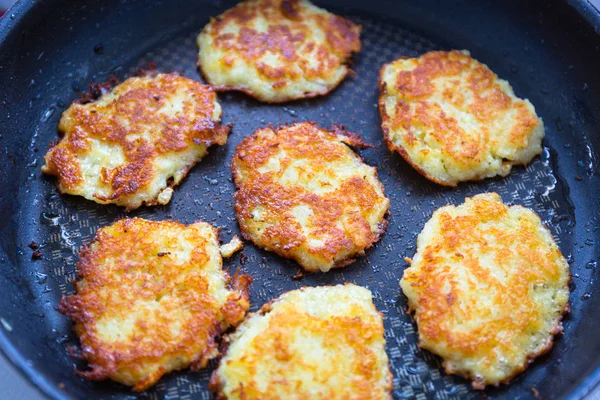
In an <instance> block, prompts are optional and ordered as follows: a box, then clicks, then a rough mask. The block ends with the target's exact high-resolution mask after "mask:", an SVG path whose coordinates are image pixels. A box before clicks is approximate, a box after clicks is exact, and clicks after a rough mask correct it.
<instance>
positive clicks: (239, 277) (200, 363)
mask: <svg viewBox="0 0 600 400" xmlns="http://www.w3.org/2000/svg"><path fill="white" fill-rule="evenodd" d="M124 219H126V220H129V219H130V218H128V217H126V218H124ZM118 221H119V220H117V221H115V222H114V223H116V222H118ZM171 222H175V223H177V224H179V225H182V226H187V225H185V224H182V223H180V222H177V221H171ZM103 228H104V227H102V228H99V229H98V230H97V231H96V233H95V236H94V239H92V240H91V241H90V242H88V243H84V245H83V247H82V249H81V251H80V252H79V261H78V262H77V264H76V270H77V277H78V278H84V277H83V276H82V275H81V273H80V272H79V271H80V270H81V269H80V265H86V264H88V263H90V262H91V260H90V257H91V255H92V251H91V246H92V245H93V244H94V243H95V242H96V240H97V239H96V238H97V236H98V233H99V232H100V231H101V230H102V229H103ZM212 228H213V229H214V230H215V233H216V234H217V239H218V230H217V229H216V228H214V227H212ZM222 272H223V274H224V277H225V284H226V288H227V289H229V290H232V291H234V292H236V293H238V294H239V295H240V297H239V298H238V300H240V299H244V300H245V301H247V302H249V293H248V288H249V286H250V284H251V283H252V276H250V275H248V274H240V273H239V269H238V270H237V271H236V273H235V274H234V276H233V278H232V277H231V276H230V275H229V273H228V272H227V271H226V270H224V269H222ZM71 283H72V285H73V286H74V287H75V294H70V295H63V296H62V297H61V299H60V301H59V304H58V312H59V313H61V314H63V315H64V316H66V317H67V318H69V319H71V320H72V322H73V331H74V332H75V334H76V335H77V336H78V337H79V334H78V333H77V330H78V328H81V329H82V330H83V329H85V328H84V326H83V322H84V320H85V310H84V309H82V308H81V303H80V302H79V301H78V299H77V297H76V295H77V294H78V293H79V290H80V289H79V286H78V281H77V280H76V279H74V280H72V281H71ZM230 302H231V299H228V300H227V302H226V303H225V304H224V305H223V307H222V309H226V308H227V307H228V306H229V304H230ZM241 322H242V321H240V323H241ZM232 328H234V326H231V327H229V328H228V329H232ZM226 329H227V328H226ZM228 329H227V330H228ZM222 333H223V327H222V326H217V327H215V329H214V330H213V332H211V333H210V334H209V337H208V341H209V344H208V346H207V349H206V351H204V352H202V353H201V354H200V355H199V356H198V357H197V358H196V359H195V360H192V361H191V362H190V365H189V367H190V368H191V370H192V371H198V370H200V369H202V368H204V367H205V366H206V364H207V363H208V361H210V360H211V359H212V358H207V353H209V352H210V350H212V349H213V348H215V347H218V343H217V340H216V339H217V338H218V337H220V336H221V334H222ZM66 351H67V354H68V355H69V356H70V357H71V358H76V359H80V360H85V361H87V362H88V365H87V368H88V369H87V370H83V371H82V370H79V369H77V367H75V368H74V372H75V374H77V375H79V376H81V377H82V378H85V379H88V380H92V381H103V380H106V379H109V378H110V377H111V376H112V375H113V374H114V373H115V372H116V370H117V368H116V366H113V368H104V367H102V366H100V365H97V364H93V363H90V360H89V355H90V354H89V352H87V351H86V349H85V348H84V347H82V345H81V343H78V345H69V346H67V347H66ZM185 368H187V366H185V367H182V368H179V369H178V370H181V369H185ZM171 372H174V371H171ZM162 375H163V373H161V377H162ZM141 384H142V385H141V386H139V387H138V386H136V387H134V388H133V390H134V391H136V392H141V391H144V390H146V389H148V388H149V387H151V386H153V384H150V385H147V386H144V383H143V381H142V382H141ZM138 385H139V384H138Z"/></svg>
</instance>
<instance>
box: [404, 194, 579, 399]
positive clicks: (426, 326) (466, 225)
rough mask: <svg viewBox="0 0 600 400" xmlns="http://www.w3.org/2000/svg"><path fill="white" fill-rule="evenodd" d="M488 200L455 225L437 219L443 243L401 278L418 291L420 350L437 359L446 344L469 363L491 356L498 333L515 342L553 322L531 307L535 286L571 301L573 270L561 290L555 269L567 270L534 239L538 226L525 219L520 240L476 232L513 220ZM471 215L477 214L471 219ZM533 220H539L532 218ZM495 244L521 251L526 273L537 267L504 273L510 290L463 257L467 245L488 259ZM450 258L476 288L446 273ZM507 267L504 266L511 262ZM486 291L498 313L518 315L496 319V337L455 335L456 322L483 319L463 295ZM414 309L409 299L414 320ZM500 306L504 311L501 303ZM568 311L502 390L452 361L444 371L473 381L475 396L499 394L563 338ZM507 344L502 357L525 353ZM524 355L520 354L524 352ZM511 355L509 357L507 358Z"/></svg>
mask: <svg viewBox="0 0 600 400" xmlns="http://www.w3.org/2000/svg"><path fill="white" fill-rule="evenodd" d="M483 196H489V194H485V195H479V196H476V197H475V198H474V199H472V201H473V203H472V204H473V206H472V210H471V211H470V213H469V214H466V215H463V214H458V215H457V216H455V217H452V216H450V214H449V213H446V212H444V213H443V214H440V215H439V222H438V224H439V226H440V227H439V230H440V232H441V233H440V235H439V236H438V237H436V239H430V241H428V245H427V246H424V247H422V248H421V247H420V248H418V249H417V252H420V253H421V257H420V265H419V269H418V270H412V267H413V266H415V263H414V261H411V268H408V269H407V270H405V274H404V277H403V278H402V279H403V280H407V281H408V285H410V286H411V287H413V288H414V289H415V290H416V291H417V293H418V300H416V301H418V305H417V307H418V308H419V310H420V312H419V314H418V315H416V316H415V319H416V321H417V325H418V327H419V346H420V347H423V348H425V349H427V350H431V351H434V350H433V349H432V346H436V345H437V344H438V343H446V344H447V346H448V347H449V348H451V349H453V350H452V351H453V357H454V358H458V357H461V356H462V355H466V356H469V355H471V354H473V353H475V352H477V354H480V352H481V351H483V350H482V349H489V351H490V352H491V351H492V350H491V348H492V347H493V346H494V343H495V341H496V340H497V338H496V336H495V332H496V331H499V330H503V331H506V332H513V334H514V335H515V336H516V335H517V334H520V335H525V333H524V332H521V330H522V329H525V327H528V326H529V325H528V324H530V323H532V322H531V321H536V323H540V322H539V321H541V320H543V319H544V318H549V317H548V316H544V315H541V311H540V310H539V309H538V308H539V307H542V305H541V304H532V300H531V299H530V297H529V291H530V288H529V286H528V285H529V284H530V283H531V282H540V281H541V282H544V283H545V284H548V285H552V287H555V286H556V287H560V288H561V289H565V288H566V290H567V296H568V290H569V285H570V282H571V274H570V272H568V267H565V268H567V271H566V273H567V274H568V280H567V281H565V282H566V283H565V284H564V287H563V286H561V285H563V283H561V282H563V279H561V276H564V275H561V274H562V270H560V269H559V268H558V267H557V263H561V264H564V265H568V264H567V263H566V261H565V260H564V257H563V256H562V254H561V253H560V250H558V248H557V247H556V246H554V247H548V246H547V244H546V243H545V242H544V241H543V239H541V238H540V237H538V235H539V234H538V233H536V232H535V229H537V226H536V225H535V224H534V223H533V222H531V221H529V220H525V217H521V218H523V219H522V220H521V221H520V224H521V225H519V231H518V232H515V228H511V231H503V230H502V229H500V228H488V230H487V231H486V232H485V234H484V233H483V232H481V231H480V230H479V229H480V228H478V224H480V223H483V221H485V223H487V224H493V223H496V222H497V221H503V219H504V218H507V215H508V214H507V213H508V208H507V207H506V206H505V205H504V204H503V203H502V202H501V200H500V199H499V198H497V199H495V198H490V197H487V198H484V197H483ZM482 199H483V200H482ZM473 210H477V211H476V212H474V211H473ZM530 211H531V210H530ZM531 213H532V214H534V215H537V214H535V212H533V211H531ZM537 219H538V221H541V219H539V216H537ZM544 229H545V230H546V232H547V233H548V234H549V237H552V235H551V233H550V231H549V230H548V228H547V227H545V226H544ZM491 236H494V246H496V247H498V246H502V247H504V248H505V249H506V248H508V247H509V246H510V245H511V244H512V243H519V244H520V247H519V250H517V251H518V252H519V253H518V254H519V256H520V257H521V258H522V259H523V260H524V262H525V263H526V265H529V264H528V263H531V264H532V265H535V267H529V268H530V270H527V268H523V270H518V271H511V272H510V273H506V274H507V277H506V278H505V279H507V280H508V279H510V281H507V282H508V283H506V282H505V283H500V281H498V280H496V279H495V278H493V277H491V276H490V274H489V273H487V272H486V269H485V268H482V267H481V265H480V264H479V263H478V262H476V261H474V260H473V257H476V255H472V254H468V253H463V250H461V249H465V247H460V246H462V243H465V242H467V241H468V243H471V245H472V246H474V248H475V249H477V251H478V252H483V251H484V248H485V246H488V242H489V241H491V240H492V239H490V237H491ZM488 254H489V253H488ZM498 254H502V257H503V258H505V259H509V257H510V260H511V261H510V262H514V260H513V258H514V257H515V255H514V254H513V253H508V252H502V253H498ZM415 257H416V256H415ZM448 257H452V258H451V260H452V262H455V263H464V264H465V265H469V270H470V274H471V275H472V279H473V282H475V283H473V282H471V281H469V283H465V282H462V283H463V284H464V285H461V282H459V278H458V275H456V274H453V273H452V271H451V269H449V268H448V267H447V265H448V263H449V261H443V260H446V258H448ZM413 260H414V258H413ZM503 262H505V263H507V262H509V261H503ZM515 268H516V267H515ZM482 282H483V283H482ZM484 283H485V284H486V285H488V287H489V289H488V290H489V292H490V293H494V297H490V301H492V299H493V301H494V305H495V306H496V307H499V308H502V309H503V310H514V314H512V315H511V316H510V317H507V316H506V315H504V314H500V315H499V316H496V317H495V319H494V320H493V324H494V325H493V326H494V327H495V329H496V330H494V329H491V328H490V329H487V330H485V331H483V330H481V331H480V330H475V328H468V329H467V328H465V329H458V330H457V331H453V330H452V329H451V328H450V327H452V326H454V325H453V324H454V322H453V321H454V320H453V318H455V316H456V315H460V318H461V320H462V319H472V320H473V319H476V318H477V317H478V316H479V315H480V313H481V312H482V311H481V310H479V309H478V305H477V304H473V298H472V297H468V296H467V297H466V293H465V292H464V291H465V290H466V289H465V287H470V285H474V286H477V287H478V285H482V284H484ZM509 283H510V284H509ZM446 285H449V289H447V288H446ZM474 290H480V289H474ZM446 291H447V293H446ZM503 291H508V292H510V293H511V294H510V296H507V295H504V294H501V295H498V293H503ZM490 296H491V295H490ZM457 299H460V304H473V305H472V306H463V307H464V308H454V307H455V304H456V300H457ZM411 301H415V300H410V299H409V312H410V313H412V314H415V311H416V310H415V309H414V306H415V304H412V302H411ZM499 301H501V303H498V302H499ZM525 302H528V303H529V304H530V306H529V308H527V312H525V311H524V310H523V309H522V308H520V305H521V304H524V303H525ZM536 307H537V308H536ZM459 310H460V311H459ZM465 310H468V311H465ZM569 311H570V306H569V303H568V299H567V301H566V303H565V304H564V307H562V309H560V314H559V315H558V316H557V319H556V320H555V321H554V325H553V327H552V328H551V329H550V332H549V335H548V336H547V337H546V338H545V339H544V341H543V342H542V343H543V346H542V347H541V348H540V349H539V351H536V352H532V353H529V354H526V355H525V357H526V359H525V361H524V362H523V364H522V365H520V366H517V367H515V369H514V370H513V371H511V374H509V375H507V376H506V378H505V379H502V380H501V381H499V382H497V383H494V382H488V381H486V379H485V378H484V377H482V376H476V375H475V374H472V373H470V372H469V371H464V370H460V369H458V368H453V367H452V365H451V361H448V360H443V361H442V366H443V367H444V370H445V371H446V373H448V374H456V375H460V376H463V377H465V378H467V379H470V380H472V386H473V388H474V389H477V390H483V389H485V388H486V386H495V387H498V386H500V385H503V384H508V383H510V381H512V380H513V379H514V378H515V377H516V376H517V375H519V374H520V373H522V372H523V371H524V370H525V369H527V367H528V366H529V364H531V363H532V362H533V361H534V360H535V359H536V358H538V357H540V356H542V355H544V354H546V353H547V352H549V351H550V350H551V349H552V346H553V343H554V337H555V336H556V335H558V334H562V331H563V326H562V320H563V318H564V316H565V315H566V314H567V313H569ZM468 313H470V314H468ZM484 315H485V314H484ZM456 318H458V317H456ZM491 323H492V322H490V324H491ZM544 331H545V328H544ZM510 343H511V344H512V345H513V346H514V347H515V348H510V350H503V351H510V352H517V351H519V349H520V347H517V344H520V343H521V342H518V341H516V340H515V341H514V343H513V342H512V341H511V342H510ZM502 346H503V347H506V346H508V344H507V343H504V342H502ZM436 348H437V347H436ZM527 350H528V349H523V350H522V351H527ZM445 351H449V350H445ZM434 352H435V351H434ZM506 354H507V353H504V355H505V356H506V357H507V358H509V357H508V356H507V355H506ZM508 354H510V353H508ZM510 355H512V354H510ZM490 362H491V361H490ZM513 365H514V364H513ZM513 365H511V367H512V366H513Z"/></svg>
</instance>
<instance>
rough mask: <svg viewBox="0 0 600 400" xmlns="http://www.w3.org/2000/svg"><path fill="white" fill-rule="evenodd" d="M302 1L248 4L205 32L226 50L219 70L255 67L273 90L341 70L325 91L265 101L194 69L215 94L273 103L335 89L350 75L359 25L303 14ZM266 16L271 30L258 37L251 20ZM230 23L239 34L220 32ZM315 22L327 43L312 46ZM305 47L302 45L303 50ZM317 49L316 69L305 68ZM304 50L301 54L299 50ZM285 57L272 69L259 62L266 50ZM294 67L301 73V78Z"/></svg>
mask: <svg viewBox="0 0 600 400" xmlns="http://www.w3.org/2000/svg"><path fill="white" fill-rule="evenodd" d="M301 3H302V1H300V0H256V1H254V0H247V1H243V2H241V3H239V4H238V5H237V6H235V7H233V8H231V9H229V10H227V11H226V12H225V13H223V14H222V15H219V16H217V17H216V18H213V19H212V20H211V21H210V22H209V24H208V25H207V26H206V27H205V28H204V31H203V33H204V32H210V33H209V34H210V36H211V37H212V38H213V40H214V45H216V47H217V48H218V49H220V50H224V51H226V52H229V54H228V55H225V56H224V57H222V58H221V59H220V66H221V68H220V69H221V71H227V70H228V69H229V68H231V65H232V63H233V62H234V61H235V60H236V59H238V60H244V62H247V63H249V64H250V65H253V66H254V67H255V68H256V69H257V71H258V73H259V75H260V77H261V79H264V80H265V81H266V82H271V83H272V87H273V88H274V89H278V88H282V87H285V86H287V85H289V84H290V83H291V82H292V81H294V80H296V79H298V78H299V77H305V78H307V79H309V80H322V79H325V78H326V77H327V75H328V74H329V73H331V71H332V70H333V69H335V68H340V67H344V68H345V72H344V74H343V76H342V77H341V79H339V80H338V81H336V82H332V83H331V85H329V87H328V88H326V89H324V90H320V91H308V92H305V93H303V94H302V95H298V96H295V97H286V98H281V99H273V98H267V97H265V96H261V94H259V93H256V92H254V91H252V90H251V89H248V88H245V87H242V86H234V85H215V82H214V81H213V80H212V79H211V78H210V76H209V75H210V74H207V73H206V71H205V70H204V69H203V67H202V63H201V62H200V60H198V63H197V65H198V70H199V72H200V74H201V76H202V78H203V79H204V80H205V81H206V82H208V83H210V84H213V85H214V86H213V87H214V88H215V90H217V91H240V92H243V93H245V94H247V95H249V96H251V97H253V98H255V99H257V100H259V101H262V102H265V103H271V104H278V103H284V102H287V101H292V100H299V99H308V98H314V97H318V96H323V95H326V94H328V93H329V92H331V91H333V90H334V89H335V88H336V87H337V86H338V85H339V83H340V82H341V81H343V80H344V79H345V77H346V76H347V75H348V74H349V73H350V72H351V71H350V69H349V68H348V67H347V65H348V64H349V63H350V60H351V57H352V54H353V53H358V52H359V51H360V49H361V43H360V33H361V30H362V28H361V26H360V25H357V24H354V23H353V22H351V21H350V20H348V19H345V18H342V17H340V16H337V15H333V14H329V15H319V14H312V12H311V13H308V14H307V13H306V11H305V10H304V8H302V7H301ZM261 16H264V17H266V18H267V19H268V22H269V24H270V25H269V28H268V31H267V32H266V33H261V32H258V31H257V30H255V29H254V28H253V27H252V23H251V22H252V20H253V19H255V18H257V17H261ZM230 21H235V23H236V24H237V25H238V26H240V27H241V30H240V33H239V34H238V35H235V34H232V33H222V30H223V28H224V27H225V26H226V25H227V23H229V22H230ZM309 22H310V23H314V24H316V25H317V26H318V27H319V29H321V30H322V31H323V32H324V35H325V37H326V42H325V43H317V42H314V41H313V42H310V41H309V40H310V38H309V36H310V34H311V33H312V32H311V31H312V30H313V29H314V27H312V26H310V25H307V23H309ZM303 46H304V47H303ZM315 47H316V48H318V55H319V59H318V61H317V63H318V66H317V67H316V68H313V67H311V66H309V65H308V63H307V62H306V60H305V58H306V57H307V56H308V54H309V53H310V52H312V51H313V49H314V48H315ZM301 49H303V50H301ZM267 51H268V52H269V53H270V54H275V55H277V56H280V57H283V59H285V62H286V63H287V65H285V66H280V67H272V66H270V65H267V63H263V62H262V61H260V57H261V56H262V55H264V54H265V53H266V52H267ZM296 68H300V69H301V73H300V74H299V73H298V72H297V70H296Z"/></svg>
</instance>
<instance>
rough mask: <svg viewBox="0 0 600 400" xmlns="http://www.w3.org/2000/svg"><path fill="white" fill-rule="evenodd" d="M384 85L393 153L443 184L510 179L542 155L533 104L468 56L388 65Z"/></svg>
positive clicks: (436, 54)
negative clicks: (513, 171) (513, 170)
mask: <svg viewBox="0 0 600 400" xmlns="http://www.w3.org/2000/svg"><path fill="white" fill-rule="evenodd" d="M379 86H380V91H381V95H380V98H379V110H380V112H381V119H382V128H383V133H384V137H385V141H386V143H387V146H388V147H389V149H390V150H391V151H395V152H398V153H399V154H400V155H401V156H402V157H404V159H405V160H406V161H407V162H408V163H409V164H411V165H412V166H413V167H414V168H415V169H416V170H417V171H419V172H420V173H421V174H422V175H423V176H425V177H426V178H427V179H429V180H431V181H433V182H436V183H438V184H441V185H446V186H456V185H457V184H458V183H459V182H463V181H473V180H482V179H485V178H489V177H493V176H496V175H500V176H506V175H508V173H509V172H510V170H511V168H512V166H513V165H526V164H528V163H529V162H530V161H531V160H532V159H533V158H534V157H535V156H536V155H538V154H540V153H541V151H542V146H541V142H542V139H543V137H544V135H545V131H544V124H543V122H542V120H541V119H540V118H538V116H537V115H536V113H535V109H534V107H533V105H532V104H531V103H530V102H529V100H521V99H519V98H518V97H516V96H515V94H514V93H513V90H512V87H511V86H510V84H509V83H508V82H507V81H505V80H502V79H500V78H498V76H497V75H496V74H494V73H493V72H492V71H491V70H490V69H489V68H488V67H487V66H486V65H485V64H482V63H480V62H479V61H477V60H475V59H473V58H471V56H470V55H469V52H467V51H449V52H444V51H433V52H430V53H427V54H424V55H422V56H421V57H419V58H401V59H398V60H396V61H393V62H391V63H389V64H385V65H384V66H383V68H382V69H381V72H380V78H379Z"/></svg>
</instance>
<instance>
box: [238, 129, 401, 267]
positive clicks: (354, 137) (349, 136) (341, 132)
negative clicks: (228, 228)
mask: <svg viewBox="0 0 600 400" xmlns="http://www.w3.org/2000/svg"><path fill="white" fill-rule="evenodd" d="M299 123H309V124H311V125H313V126H315V127H316V128H317V129H323V130H326V129H324V128H321V127H320V126H319V125H318V124H317V123H316V122H315V121H301V122H290V123H282V124H279V125H278V126H277V127H276V126H274V125H273V124H269V125H267V126H266V127H262V128H258V129H256V130H255V131H254V132H253V133H252V134H251V135H249V136H246V137H245V138H244V139H243V140H242V141H241V142H240V143H239V144H238V145H237V146H236V148H235V152H234V154H233V157H232V158H231V167H230V171H231V174H232V175H233V183H234V185H235V188H236V192H235V193H234V194H233V198H234V210H235V218H236V220H237V222H238V226H239V227H240V233H241V235H242V237H243V238H244V240H247V241H249V242H252V243H254V244H255V245H256V246H258V247H260V248H261V249H264V250H266V251H269V252H272V253H275V254H277V255H279V256H280V257H282V258H287V259H293V260H294V261H296V262H297V263H298V264H299V265H300V266H301V267H302V269H303V270H304V271H303V272H308V273H320V272H322V271H320V270H314V271H311V270H308V269H306V268H304V266H303V265H302V264H300V262H299V261H298V260H296V259H295V258H289V257H285V256H283V255H281V254H279V252H277V251H276V250H270V249H267V248H266V246H260V245H258V244H256V243H255V242H254V241H253V240H252V237H251V236H250V235H249V234H248V233H246V231H244V230H243V229H242V228H241V225H240V223H239V220H240V217H239V215H240V207H239V205H238V193H239V191H240V190H241V188H242V183H241V182H239V181H238V179H237V177H236V174H235V167H234V160H235V159H236V158H239V157H238V153H239V151H240V149H241V148H242V147H243V146H244V145H245V143H247V142H248V141H250V140H252V139H253V138H254V137H255V136H256V134H257V132H258V131H259V130H262V129H271V130H272V131H273V132H274V133H275V135H278V134H279V130H281V129H284V128H289V127H292V126H294V125H296V124H299ZM328 132H330V133H332V134H334V135H337V136H342V137H343V138H344V139H346V140H344V139H341V140H340V142H341V143H343V144H345V145H346V146H348V147H357V148H361V149H365V148H375V147H377V146H375V145H372V144H368V143H366V142H364V141H363V140H362V138H361V137H360V136H359V135H358V134H356V133H352V132H349V131H347V130H346V129H345V128H344V126H343V125H341V124H332V126H331V128H330V130H329V131H328ZM352 154H353V155H354V156H355V157H358V158H359V159H360V160H361V161H362V162H363V163H364V164H365V165H367V166H369V167H372V168H374V167H373V166H371V165H369V164H367V163H366V162H365V161H364V158H363V157H362V156H361V155H360V154H358V153H356V152H354V151H352ZM375 178H376V179H377V182H378V183H379V186H380V188H381V192H382V194H383V196H384V197H385V198H387V197H386V195H385V187H384V186H383V183H381V181H380V180H379V177H378V173H377V168H375ZM388 200H389V199H388ZM391 215H392V211H391V207H390V206H389V205H388V209H387V211H386V213H385V215H384V217H383V221H382V222H381V223H380V224H379V229H378V230H377V232H375V233H374V237H373V240H372V241H371V243H370V244H369V245H368V246H366V247H365V248H364V249H363V254H361V255H359V256H364V255H365V254H364V251H366V250H368V249H370V248H371V247H373V246H374V245H375V243H377V242H378V241H379V240H380V239H381V236H382V235H383V234H384V233H385V231H386V229H387V226H388V224H389V220H390V217H391ZM356 255H358V254H356ZM356 259H357V258H356V257H350V258H346V259H344V260H338V261H337V262H336V263H335V264H334V265H333V266H332V267H331V269H336V268H343V267H346V266H348V265H350V264H352V263H353V262H354V261H356Z"/></svg>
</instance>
